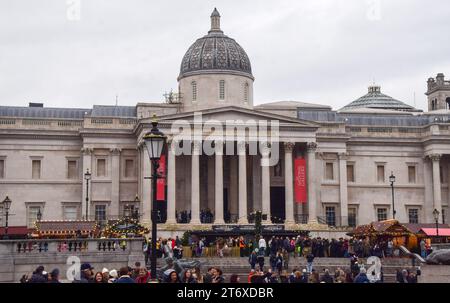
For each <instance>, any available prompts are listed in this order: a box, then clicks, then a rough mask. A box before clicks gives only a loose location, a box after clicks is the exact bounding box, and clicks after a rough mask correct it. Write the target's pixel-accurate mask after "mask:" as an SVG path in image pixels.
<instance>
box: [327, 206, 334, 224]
mask: <svg viewBox="0 0 450 303" xmlns="http://www.w3.org/2000/svg"><path fill="white" fill-rule="evenodd" d="M325 215H326V220H327V224H328V225H330V226H336V207H334V206H327V207H325Z"/></svg>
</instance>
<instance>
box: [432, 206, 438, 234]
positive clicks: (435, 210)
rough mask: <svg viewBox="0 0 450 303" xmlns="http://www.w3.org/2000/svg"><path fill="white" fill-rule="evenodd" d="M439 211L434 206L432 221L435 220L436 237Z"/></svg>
mask: <svg viewBox="0 0 450 303" xmlns="http://www.w3.org/2000/svg"><path fill="white" fill-rule="evenodd" d="M439 215H440V213H439V211H438V210H437V209H436V208H435V209H434V210H433V217H434V222H436V237H439Z"/></svg>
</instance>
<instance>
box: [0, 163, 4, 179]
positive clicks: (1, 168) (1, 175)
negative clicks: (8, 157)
mask: <svg viewBox="0 0 450 303" xmlns="http://www.w3.org/2000/svg"><path fill="white" fill-rule="evenodd" d="M4 177H5V160H0V179H3V178H4Z"/></svg>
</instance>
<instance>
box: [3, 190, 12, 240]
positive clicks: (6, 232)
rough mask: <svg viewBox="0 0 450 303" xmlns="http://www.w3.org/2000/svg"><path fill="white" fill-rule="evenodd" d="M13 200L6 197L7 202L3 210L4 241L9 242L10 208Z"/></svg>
mask: <svg viewBox="0 0 450 303" xmlns="http://www.w3.org/2000/svg"><path fill="white" fill-rule="evenodd" d="M11 202H12V201H11V199H10V198H9V197H8V196H6V198H5V200H3V202H2V204H3V209H4V210H5V235H4V236H3V239H5V240H8V239H9V236H8V218H9V208H10V207H11Z"/></svg>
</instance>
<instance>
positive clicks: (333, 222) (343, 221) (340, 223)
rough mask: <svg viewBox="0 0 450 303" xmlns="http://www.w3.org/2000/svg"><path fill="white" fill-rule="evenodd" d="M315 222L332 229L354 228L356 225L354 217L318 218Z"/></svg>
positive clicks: (356, 221)
mask: <svg viewBox="0 0 450 303" xmlns="http://www.w3.org/2000/svg"><path fill="white" fill-rule="evenodd" d="M317 222H319V223H320V224H326V225H328V226H334V227H356V226H357V225H358V219H357V217H356V216H318V217H317Z"/></svg>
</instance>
